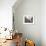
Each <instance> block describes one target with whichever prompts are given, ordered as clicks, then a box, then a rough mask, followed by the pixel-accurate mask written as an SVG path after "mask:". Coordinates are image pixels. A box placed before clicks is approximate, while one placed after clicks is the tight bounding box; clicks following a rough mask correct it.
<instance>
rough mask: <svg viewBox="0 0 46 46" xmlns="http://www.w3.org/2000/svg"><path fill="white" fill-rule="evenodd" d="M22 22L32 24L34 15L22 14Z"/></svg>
mask: <svg viewBox="0 0 46 46" xmlns="http://www.w3.org/2000/svg"><path fill="white" fill-rule="evenodd" d="M23 24H34V16H32V15H24V16H23Z"/></svg>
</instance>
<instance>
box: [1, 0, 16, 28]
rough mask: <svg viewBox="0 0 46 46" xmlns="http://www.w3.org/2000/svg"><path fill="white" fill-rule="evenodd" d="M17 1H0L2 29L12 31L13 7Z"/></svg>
mask: <svg viewBox="0 0 46 46" xmlns="http://www.w3.org/2000/svg"><path fill="white" fill-rule="evenodd" d="M15 2H16V0H0V27H7V28H9V29H12V6H13V4H14V3H15Z"/></svg>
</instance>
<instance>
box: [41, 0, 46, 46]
mask: <svg viewBox="0 0 46 46" xmlns="http://www.w3.org/2000/svg"><path fill="white" fill-rule="evenodd" d="M41 38H42V39H41V40H42V46H46V0H42V1H41Z"/></svg>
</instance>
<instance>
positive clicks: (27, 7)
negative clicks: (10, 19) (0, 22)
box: [14, 0, 41, 46]
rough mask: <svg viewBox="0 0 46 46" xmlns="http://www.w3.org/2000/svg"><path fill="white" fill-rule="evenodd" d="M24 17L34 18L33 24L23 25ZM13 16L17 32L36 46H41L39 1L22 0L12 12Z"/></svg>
mask: <svg viewBox="0 0 46 46" xmlns="http://www.w3.org/2000/svg"><path fill="white" fill-rule="evenodd" d="M14 6H15V5H14ZM14 10H15V9H14ZM24 15H32V16H34V24H23V16H24ZM14 16H15V18H14V19H15V28H16V29H17V30H18V32H22V33H23V36H24V38H28V39H32V40H34V41H35V44H36V46H41V0H23V2H22V3H21V4H20V5H19V6H18V7H17V9H16V10H15V11H14Z"/></svg>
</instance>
